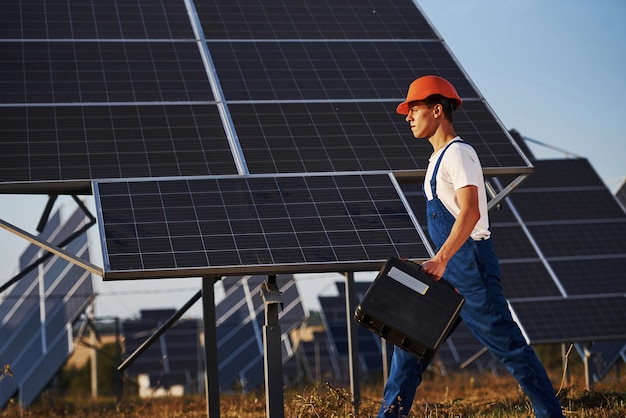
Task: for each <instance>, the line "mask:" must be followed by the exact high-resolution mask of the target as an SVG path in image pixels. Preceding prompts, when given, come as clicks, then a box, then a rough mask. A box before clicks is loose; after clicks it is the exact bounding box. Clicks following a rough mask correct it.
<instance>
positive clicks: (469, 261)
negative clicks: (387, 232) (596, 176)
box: [378, 140, 563, 418]
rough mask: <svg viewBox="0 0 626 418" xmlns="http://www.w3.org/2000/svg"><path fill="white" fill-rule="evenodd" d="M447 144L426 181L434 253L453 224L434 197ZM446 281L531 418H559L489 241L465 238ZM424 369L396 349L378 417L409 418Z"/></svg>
mask: <svg viewBox="0 0 626 418" xmlns="http://www.w3.org/2000/svg"><path fill="white" fill-rule="evenodd" d="M452 142H462V141H458V140H457V141H452ZM452 142H451V143H450V144H452ZM450 144H448V145H447V146H446V148H445V149H444V150H443V152H442V153H441V155H440V156H439V159H438V160H437V163H436V165H435V169H434V172H433V176H432V179H431V181H430V187H431V190H432V195H433V199H432V200H430V201H428V202H427V203H426V214H427V216H428V233H429V234H430V237H431V239H432V240H433V242H434V243H435V246H436V247H437V250H439V248H440V247H441V246H442V245H443V243H444V242H445V240H446V239H447V238H448V236H449V234H450V231H451V229H452V225H453V224H454V221H455V218H454V216H453V215H452V214H451V213H450V212H449V211H448V210H447V209H446V207H445V206H444V205H443V203H442V202H441V200H439V198H438V197H437V192H436V189H437V188H436V185H437V183H436V178H437V172H438V171H439V165H440V163H441V160H442V158H443V155H444V154H445V152H446V150H447V149H448V147H449V146H450ZM445 277H446V280H447V281H449V282H450V283H451V284H452V285H454V287H456V288H457V289H458V290H459V292H460V293H461V294H462V295H463V297H464V298H465V304H464V305H463V309H462V310H461V314H460V316H461V318H462V319H463V321H464V322H465V324H466V325H467V327H468V328H469V329H470V330H471V331H472V333H473V334H474V335H475V336H476V337H477V338H478V339H479V340H480V342H481V343H483V344H484V345H485V346H486V347H487V348H488V349H489V350H490V351H491V352H492V353H493V354H494V355H495V356H496V357H497V358H498V359H499V360H500V361H501V362H502V364H504V365H505V366H506V368H507V369H508V370H509V371H510V372H511V374H512V375H513V376H514V377H515V379H516V380H517V381H518V383H519V384H520V386H521V387H522V389H523V390H524V392H525V393H526V395H528V397H529V399H530V401H531V402H532V406H533V409H534V412H535V415H536V416H537V417H541V418H543V417H559V418H560V417H563V413H562V410H561V405H560V403H559V401H558V399H557V398H556V396H555V394H554V388H553V387H552V383H551V382H550V379H549V378H548V375H547V374H546V371H545V369H544V367H543V365H542V364H541V361H540V360H539V358H538V357H537V355H536V353H535V351H534V350H533V349H532V348H531V347H530V346H529V345H528V344H527V343H526V340H525V339H524V336H523V335H522V333H521V331H520V329H519V327H518V326H517V324H516V323H515V321H513V318H512V316H511V312H510V311H509V308H508V304H507V301H506V299H505V297H504V293H503V292H502V286H501V285H500V266H499V263H498V258H497V257H496V254H495V251H494V249H493V243H492V241H491V239H486V240H481V241H474V240H473V239H472V238H471V237H470V238H468V240H467V242H465V244H463V246H462V247H461V248H460V249H459V251H458V252H457V253H456V254H455V255H454V256H453V257H452V258H451V259H450V261H449V262H448V265H447V267H446V272H445ZM427 367H428V363H423V362H421V361H419V360H418V359H417V358H415V357H413V356H412V355H411V354H409V353H408V352H406V351H404V350H401V349H399V348H397V347H394V352H393V357H392V360H391V369H390V371H389V379H388V380H387V383H386V385H385V389H384V394H383V403H382V405H381V408H380V412H379V415H378V417H398V416H406V415H408V413H409V410H410V409H411V405H412V404H413V398H414V396H415V391H416V390H417V387H418V386H419V384H420V383H421V381H422V373H423V372H424V371H425V370H426V368H427Z"/></svg>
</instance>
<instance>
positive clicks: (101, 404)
mask: <svg viewBox="0 0 626 418" xmlns="http://www.w3.org/2000/svg"><path fill="white" fill-rule="evenodd" d="M625 391H626V379H624V378H621V379H619V380H618V379H617V378H612V379H607V381H606V382H604V383H597V384H596V385H594V386H593V388H592V390H591V391H589V392H587V391H585V390H583V389H580V388H579V387H578V384H577V383H573V384H572V385H571V386H569V387H567V388H565V389H562V390H561V392H560V394H559V397H560V399H561V400H562V404H563V406H564V409H565V415H566V416H567V417H568V418H569V417H581V418H623V417H626V393H625ZM380 392H381V385H380V384H367V385H364V386H362V388H361V394H362V395H361V404H360V407H359V408H358V410H357V411H356V413H355V412H354V411H353V407H352V403H351V401H350V394H349V392H348V391H347V390H346V389H344V388H334V387H332V386H331V385H329V384H324V383H320V384H315V385H312V386H306V387H302V388H299V389H288V390H286V392H285V417H315V418H320V417H324V418H339V417H352V418H366V417H373V416H375V414H376V411H377V410H378V407H379V402H380ZM220 400H221V408H220V411H221V416H222V417H226V418H262V417H265V395H264V392H262V391H260V392H253V393H246V394H223V395H222V396H221V398H220ZM532 416H533V415H532V411H531V410H530V405H529V404H528V402H527V401H526V398H525V397H524V396H523V394H522V393H521V392H520V391H519V390H518V387H517V385H516V383H515V382H514V381H513V379H512V378H511V377H509V376H504V377H491V376H490V377H486V376H478V377H476V376H471V375H449V376H445V377H443V376H430V378H429V379H428V381H425V382H424V384H423V385H422V387H420V389H419V390H418V393H417V396H416V398H415V403H414V405H413V409H412V411H411V414H409V415H408V417H424V418H444V417H445V418H448V417H449V418H452V417H455V418H465V417H493V418H496V417H498V418H521V417H524V418H527V417H532ZM0 417H24V418H43V417H46V418H57V417H84V418H87V417H89V418H105V417H107V418H108V417H116V418H148V417H171V418H174V417H176V418H178V417H206V402H205V399H204V398H203V397H201V396H196V397H183V398H154V399H139V398H127V399H124V400H123V401H122V402H120V403H116V402H115V401H114V400H112V399H100V400H98V401H92V400H91V399H90V398H89V397H82V398H78V399H76V398H60V397H55V396H52V395H51V394H48V395H46V396H43V397H42V399H40V400H39V401H38V402H37V404H36V405H33V406H31V407H30V408H27V409H21V408H19V406H17V405H15V404H10V405H8V406H7V408H5V409H4V410H1V411H0Z"/></svg>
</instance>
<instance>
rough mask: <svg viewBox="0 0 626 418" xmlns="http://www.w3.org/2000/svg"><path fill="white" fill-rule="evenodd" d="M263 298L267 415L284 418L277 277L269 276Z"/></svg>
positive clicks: (263, 288) (262, 289) (263, 290)
mask: <svg viewBox="0 0 626 418" xmlns="http://www.w3.org/2000/svg"><path fill="white" fill-rule="evenodd" d="M261 296H262V297H263V302H264V304H265V325H264V326H263V351H264V356H263V357H264V362H263V365H264V367H265V415H266V416H267V418H284V416H285V406H284V396H283V359H282V350H281V345H280V324H279V323H278V309H279V307H282V304H283V301H282V298H281V296H280V291H279V290H278V285H277V284H276V276H275V275H269V276H267V282H266V283H262V284H261Z"/></svg>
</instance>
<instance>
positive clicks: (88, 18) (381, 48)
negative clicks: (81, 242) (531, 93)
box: [0, 0, 530, 193]
mask: <svg viewBox="0 0 626 418" xmlns="http://www.w3.org/2000/svg"><path fill="white" fill-rule="evenodd" d="M27 5H28V7H24V4H23V2H21V1H17V0H10V1H5V2H2V5H0V16H2V17H0V26H1V29H0V54H2V56H3V62H2V65H1V66H0V73H1V74H2V77H0V85H1V88H0V123H1V124H2V126H3V131H4V132H5V133H6V140H4V141H2V143H0V179H2V181H1V182H0V192H15V193H27V192H49V191H55V192H61V193H72V192H82V193H89V192H90V189H89V182H90V181H91V180H95V179H105V178H132V177H143V178H146V177H147V178H155V177H164V176H195V175H226V174H247V173H252V174H261V173H294V172H295V173H302V172H338V171H371V170H393V171H408V172H410V173H414V172H416V171H417V172H420V171H423V170H424V169H425V168H426V164H427V158H428V155H430V150H429V145H428V144H427V143H425V141H422V142H420V141H414V140H412V139H410V138H409V135H410V132H409V130H408V129H407V126H406V124H405V122H404V121H403V120H402V117H399V116H398V115H396V114H395V112H394V109H395V105H396V104H397V103H398V102H399V101H400V100H401V99H402V98H403V97H404V96H405V94H406V88H407V86H408V84H409V83H410V81H411V80H412V79H413V78H415V77H416V76H418V75H422V74H427V73H434V74H439V75H442V76H445V77H447V78H449V79H450V80H451V81H452V82H453V83H454V84H455V85H456V86H457V89H458V90H459V93H460V94H461V96H462V97H463V99H464V101H465V105H464V106H463V108H462V109H461V110H460V111H459V112H458V116H457V120H458V131H459V132H460V133H461V134H462V135H463V136H464V137H465V139H466V140H469V141H471V142H472V143H474V145H475V146H476V147H477V149H478V152H479V154H480V156H481V158H482V160H483V163H484V164H485V167H486V169H487V170H488V171H489V170H495V171H503V170H504V171H512V172H520V171H521V172H528V171H530V166H529V163H528V161H527V160H526V159H525V158H524V157H523V156H522V155H521V154H520V153H519V151H518V149H517V148H516V146H515V145H514V143H513V142H512V141H511V139H510V137H509V136H508V133H507V132H506V131H505V130H504V129H503V128H502V126H501V124H500V123H499V122H498V120H497V118H496V117H495V116H494V114H493V113H492V111H491V110H490V108H489V107H488V105H487V104H486V102H485V101H484V99H483V98H482V96H481V95H480V94H479V93H478V92H477V90H476V89H475V88H474V86H473V84H472V83H471V81H470V80H469V79H468V77H467V76H466V74H465V73H464V72H463V70H462V69H461V67H460V66H459V64H458V63H457V62H456V59H455V58H454V56H453V55H452V54H451V53H450V51H449V50H448V48H447V47H446V45H445V44H444V43H443V42H442V41H441V39H440V38H439V36H438V35H437V33H436V32H435V31H434V29H433V28H432V27H431V26H430V24H429V23H428V22H427V20H426V19H425V17H424V16H423V14H422V13H421V11H420V10H419V9H418V8H417V7H416V5H415V4H414V2H412V1H410V0H404V1H400V2H394V4H389V2H387V1H383V0H370V1H367V2H356V1H349V0H342V1H333V2H323V3H318V4H316V5H314V6H313V5H311V4H309V2H307V1H305V0H296V1H290V2H288V3H285V2H278V1H271V2H267V1H260V0H257V1H245V2H239V1H237V2H233V1H226V0H222V1H216V2H211V4H206V2H200V1H197V2H193V1H184V0H178V1H165V0H147V1H133V2H119V1H110V2H104V3H103V2H99V1H96V0H90V1H87V2H85V1H78V0H70V1H67V0H48V1H43V0H33V1H29V2H28V3H27Z"/></svg>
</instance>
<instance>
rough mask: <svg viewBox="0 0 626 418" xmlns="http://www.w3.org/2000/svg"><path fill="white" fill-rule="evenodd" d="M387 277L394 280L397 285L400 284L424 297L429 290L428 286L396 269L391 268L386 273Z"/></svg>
mask: <svg viewBox="0 0 626 418" xmlns="http://www.w3.org/2000/svg"><path fill="white" fill-rule="evenodd" d="M387 276H389V277H391V278H392V279H394V280H395V281H397V282H399V283H402V284H403V285H405V286H406V287H408V288H409V289H413V290H415V291H416V292H417V293H419V294H420V295H425V294H426V291H428V288H429V286H428V285H427V284H426V283H424V282H421V281H419V280H418V279H416V278H415V277H413V276H411V275H410V274H406V273H405V272H403V271H402V270H400V269H398V268H397V267H392V268H391V269H390V270H389V273H387Z"/></svg>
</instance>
